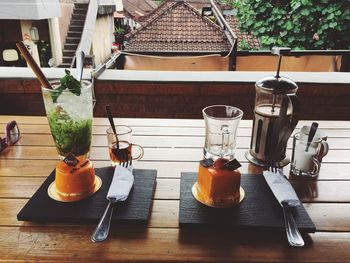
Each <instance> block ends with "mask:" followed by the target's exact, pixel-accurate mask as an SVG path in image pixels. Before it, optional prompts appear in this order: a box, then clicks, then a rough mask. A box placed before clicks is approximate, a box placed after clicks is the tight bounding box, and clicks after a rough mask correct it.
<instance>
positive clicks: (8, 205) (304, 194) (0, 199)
mask: <svg viewBox="0 0 350 263" xmlns="http://www.w3.org/2000/svg"><path fill="white" fill-rule="evenodd" d="M13 119H15V120H17V122H18V123H19V126H20V129H21V132H22V139H21V140H20V142H19V143H17V145H15V146H12V147H11V148H10V149H8V150H6V151H5V152H3V153H1V154H0V262H2V261H5V262H9V261H16V262H17V261H48V262H53V261H64V262H72V261H74V262H94V261H96V262H98V261H118V262H120V261H140V262H148V261H199V262H209V261H210V262H223V261H237V262H242V261H244V262H248V261H249V262H291V261H299V262H350V122H349V121H342V122H341V121H321V122H320V128H322V129H324V130H325V131H326V133H327V135H328V136H329V139H328V141H329V144H330V152H329V154H328V155H327V156H326V157H325V158H324V161H323V164H322V168H321V173H320V175H319V177H318V179H317V180H313V181H297V182H294V186H295V188H296V190H297V192H298V194H299V196H300V197H301V199H302V201H303V202H304V205H305V207H306V209H307V211H308V213H309V214H310V216H311V218H312V219H313V221H314V222H315V224H316V227H317V232H316V233H315V234H309V235H306V236H304V237H305V239H306V242H307V245H306V247H304V248H291V247H289V246H288V244H287V241H286V236H285V233H284V232H283V231H277V232H272V233H270V232H266V231H265V232H264V231H262V232H253V231H238V230H236V231H219V230H215V229H179V226H178V213H179V192H180V189H179V187H180V173H181V171H196V170H197V165H198V160H199V159H201V155H202V146H203V142H204V123H203V121H202V120H178V119H177V120H170V119H116V123H118V124H127V125H130V126H131V127H132V128H133V130H134V142H135V143H138V144H141V145H143V146H144V147H145V155H144V158H143V159H142V161H139V162H136V163H135V167H136V168H145V169H157V170H158V178H157V187H156V192H155V197H154V202H153V207H152V214H151V218H150V222H149V225H148V226H147V227H145V226H135V225H128V224H121V225H113V226H112V228H111V233H110V236H109V238H108V240H107V241H105V242H103V243H99V244H95V243H92V242H91V241H90V235H91V233H92V231H93V230H94V228H95V225H80V224H39V223H29V222H20V221H17V219H16V215H17V213H18V212H19V210H20V209H21V208H22V207H23V205H24V204H25V203H26V202H27V201H28V199H29V198H30V197H31V196H32V195H33V193H34V192H35V191H36V189H37V188H38V187H39V186H40V185H41V183H42V182H43V181H44V180H45V178H46V177H47V175H48V174H49V173H50V172H51V171H52V170H53V169H54V167H55V165H56V163H57V161H58V159H57V153H56V149H55V147H54V145H53V140H52V138H51V135H50V131H49V127H48V124H47V120H46V118H45V117H23V116H0V125H1V126H4V125H5V124H6V123H7V122H8V121H10V120H13ZM310 123H311V122H310V121H303V122H300V123H299V126H298V127H300V126H301V125H304V124H310ZM251 125H252V122H251V121H249V120H243V121H241V125H240V128H239V131H238V160H239V161H241V162H242V163H243V167H242V169H241V172H242V173H247V172H250V173H257V172H258V173H259V172H261V169H260V168H258V167H256V166H254V165H251V164H249V163H248V162H247V161H246V159H245V158H244V152H245V151H246V150H247V148H248V147H249V143H250V134H251ZM107 127H108V121H107V119H104V118H96V119H95V120H94V136H93V147H92V153H91V158H92V160H93V162H94V164H95V166H96V167H103V166H107V165H109V161H108V152H107V148H106V145H107V143H106V137H105V135H104V133H105V130H106V128H107ZM1 136H3V134H1ZM290 143H291V142H289V149H288V151H289V152H290ZM284 171H285V172H287V171H289V166H288V167H286V168H285V169H284Z"/></svg>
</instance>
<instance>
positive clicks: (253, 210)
mask: <svg viewBox="0 0 350 263" xmlns="http://www.w3.org/2000/svg"><path fill="white" fill-rule="evenodd" d="M196 178H197V173H181V186H180V188H181V193H180V212H179V222H180V226H193V225H207V226H208V225H210V226H215V227H229V228H240V227H241V228H245V227H258V228H284V218H283V211H282V208H281V206H280V205H279V203H278V201H277V200H276V199H275V197H274V195H273V193H272V191H271V189H270V188H269V186H268V185H267V183H266V181H265V178H264V177H263V176H262V175H252V174H249V175H248V174H246V175H244V174H243V175H242V176H241V186H242V187H243V189H244V191H245V198H244V199H243V201H242V202H241V203H240V204H239V205H238V206H235V207H231V208H225V209H220V208H212V207H207V206H205V205H203V204H201V203H199V202H198V201H197V200H196V199H195V198H194V197H193V195H192V186H193V184H194V183H195V181H196ZM294 218H295V221H296V223H297V226H298V228H299V230H300V231H301V232H307V233H309V232H312V233H313V232H315V231H316V227H315V225H314V223H313V222H312V220H311V218H310V217H309V215H308V213H307V212H306V210H305V208H304V207H303V206H300V207H298V208H297V209H296V210H295V211H294Z"/></svg>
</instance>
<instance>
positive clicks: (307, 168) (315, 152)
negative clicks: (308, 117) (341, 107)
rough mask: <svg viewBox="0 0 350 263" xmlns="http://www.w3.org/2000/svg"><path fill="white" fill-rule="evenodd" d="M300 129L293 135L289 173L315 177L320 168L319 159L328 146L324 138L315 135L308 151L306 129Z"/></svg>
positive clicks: (324, 153)
mask: <svg viewBox="0 0 350 263" xmlns="http://www.w3.org/2000/svg"><path fill="white" fill-rule="evenodd" d="M305 131H306V129H304V130H303V129H301V132H298V133H296V134H295V135H294V136H293V150H292V160H291V170H290V172H291V174H292V175H295V176H305V177H316V176H318V174H319V172H320V168H321V160H322V158H323V157H324V156H325V155H326V154H327V153H328V150H329V146H328V143H327V142H326V140H324V139H323V138H321V137H319V135H317V133H316V135H315V137H314V139H313V140H312V142H311V144H310V146H309V148H308V151H306V148H307V139H308V131H309V130H307V134H306V133H305Z"/></svg>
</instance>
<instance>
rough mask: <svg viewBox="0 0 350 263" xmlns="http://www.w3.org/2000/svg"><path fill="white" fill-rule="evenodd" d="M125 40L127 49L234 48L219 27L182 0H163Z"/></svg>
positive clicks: (163, 50) (214, 49)
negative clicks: (181, 0)
mask: <svg viewBox="0 0 350 263" xmlns="http://www.w3.org/2000/svg"><path fill="white" fill-rule="evenodd" d="M126 40H127V44H126V45H125V51H134V52H142V51H149V52H172V51H184V52H196V51H206V52H226V51H227V52H228V51H229V50H230V48H231V46H230V44H229V42H228V40H227V39H226V36H225V34H224V31H223V30H222V29H221V27H220V26H218V25H217V24H215V23H214V22H212V21H211V20H210V19H208V18H207V17H202V16H201V15H200V13H199V12H198V11H197V10H196V9H195V8H193V7H192V6H191V5H190V4H188V3H186V2H180V1H179V2H175V1H166V2H164V3H163V4H162V5H160V6H159V7H158V8H157V9H155V10H154V11H153V12H152V13H150V14H149V15H148V16H147V17H145V19H144V22H143V23H142V25H141V27H139V28H138V29H136V30H134V31H132V32H130V33H129V34H127V35H126Z"/></svg>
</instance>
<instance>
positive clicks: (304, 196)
mask: <svg viewBox="0 0 350 263" xmlns="http://www.w3.org/2000/svg"><path fill="white" fill-rule="evenodd" d="M45 179H46V178H45V177H44V178H43V177H24V178H22V177H17V176H16V177H0V198H30V197H31V196H32V195H33V194H34V193H35V191H36V190H37V189H38V188H39V186H40V185H41V184H42V183H43V181H44V180H45ZM292 184H293V186H294V188H295V190H296V192H297V194H298V196H299V198H300V199H301V200H302V201H303V202H344V203H350V191H349V189H350V181H300V180H297V181H292ZM154 198H155V199H163V200H179V198H180V179H169V178H158V179H157V187H156V191H155V196H154Z"/></svg>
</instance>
